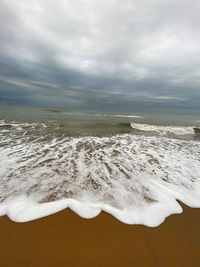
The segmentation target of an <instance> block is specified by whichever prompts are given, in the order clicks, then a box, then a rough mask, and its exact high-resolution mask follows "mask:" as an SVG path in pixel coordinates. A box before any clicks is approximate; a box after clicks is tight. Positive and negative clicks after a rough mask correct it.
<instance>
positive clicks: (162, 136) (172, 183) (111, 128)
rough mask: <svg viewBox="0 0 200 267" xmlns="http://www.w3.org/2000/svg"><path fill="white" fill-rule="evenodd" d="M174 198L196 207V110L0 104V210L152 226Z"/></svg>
mask: <svg viewBox="0 0 200 267" xmlns="http://www.w3.org/2000/svg"><path fill="white" fill-rule="evenodd" d="M180 202H183V203H184V204H186V205H188V206H190V207H194V208H200V116H186V115H184V114H182V115H171V114H159V113H157V114H148V113H133V112H126V113H124V112H106V111H104V112H103V111H98V112H97V111H83V110H79V111H78V110H67V109H66V110H60V109H48V108H35V107H34V108H33V107H14V106H0V216H4V215H7V216H8V217H9V218H10V219H11V220H13V221H15V222H26V221H31V220H35V219H38V218H41V217H44V216H48V215H50V214H53V213H55V212H58V211H60V210H63V209H67V208H70V209H71V210H73V211H74V212H75V213H77V214H78V215H79V216H81V217H84V218H93V217H95V216H97V215H98V214H99V213H100V212H101V211H105V212H107V213H109V214H111V215H113V216H114V217H115V218H117V219H118V220H120V221H121V222H123V223H126V224H143V225H147V226H150V227H155V226H158V225H159V224H161V223H162V222H163V221H164V220H165V218H166V217H167V216H169V215H171V214H175V213H181V212H182V207H181V205H180ZM66 212H67V211H66Z"/></svg>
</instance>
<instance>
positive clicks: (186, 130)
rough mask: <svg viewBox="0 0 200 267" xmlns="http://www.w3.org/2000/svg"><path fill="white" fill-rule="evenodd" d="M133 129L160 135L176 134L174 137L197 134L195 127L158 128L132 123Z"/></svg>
mask: <svg viewBox="0 0 200 267" xmlns="http://www.w3.org/2000/svg"><path fill="white" fill-rule="evenodd" d="M130 125H131V127H132V128H133V129H135V130H140V131H145V132H156V133H158V134H160V135H166V134H169V133H171V134H174V135H191V134H194V133H195V129H198V128H195V127H192V126H190V127H185V126H157V125H149V124H139V123H134V122H131V123H130Z"/></svg>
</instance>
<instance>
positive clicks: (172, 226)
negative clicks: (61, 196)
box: [0, 206, 200, 267]
mask: <svg viewBox="0 0 200 267" xmlns="http://www.w3.org/2000/svg"><path fill="white" fill-rule="evenodd" d="M199 222H200V210H199V209H191V208H188V207H186V206H184V212H183V214H181V215H172V216H170V217H169V218H167V219H166V221H165V222H164V223H163V224H161V225H160V226H159V227H156V228H149V227H145V226H138V225H126V224H123V223H121V222H119V221H117V220H116V219H115V218H113V217H112V216H110V215H109V214H106V213H103V212H102V213H101V214H100V215H99V216H98V217H96V218H94V219H90V220H86V219H82V218H80V217H79V216H77V215H76V214H74V213H73V212H72V211H70V210H69V209H67V210H63V211H62V212H59V213H57V214H54V215H51V216H49V217H45V218H42V219H40V220H36V221H32V222H28V223H21V224H20V223H14V222H12V221H10V220H9V219H8V218H7V217H1V219H0V236H1V245H0V251H1V252H0V266H2V267H29V266H30V267H47V266H48V267H51V266H52V267H66V266H67V267H90V266H91V267H95V266H97V267H98V266H99V267H100V266H104V267H106V266H108V267H112V266H113V267H124V266H126V267H128V266H137V267H143V266H145V267H147V266H148V267H151V266H152V267H157V266H159V267H179V266H180V267H184V266H185V267H186V266H187V267H188V266H190V267H198V266H200V253H199V249H200V231H199Z"/></svg>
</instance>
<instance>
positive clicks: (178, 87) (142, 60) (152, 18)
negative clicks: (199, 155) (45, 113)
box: [0, 0, 200, 109]
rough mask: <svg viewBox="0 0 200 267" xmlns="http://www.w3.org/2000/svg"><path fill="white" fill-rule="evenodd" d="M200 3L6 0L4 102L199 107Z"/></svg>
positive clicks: (1, 72) (0, 85)
mask: <svg viewBox="0 0 200 267" xmlns="http://www.w3.org/2000/svg"><path fill="white" fill-rule="evenodd" d="M199 10H200V2H199V1H196V0H191V1H190V2H189V1H186V0H182V1H181V0H178V1H172V0H168V1H164V0H162V1H161V0H141V1H136V0H134V1H133V0H125V1H119V0H102V1H97V0H77V1H72V0H68V1H64V0H59V1H53V0H29V1H25V0H2V1H1V2H0V99H1V101H0V103H2V104H3V103H5V104H6V103H8V104H10V103H12V104H22V105H23V104H24V105H40V106H42V105H43V106H52V107H54V106H55V107H62V108H64V107H65V108H73V107H74V108H88V109H89V108H96V109H101V108H111V109H112V108H113V109H117V108H121V109H126V108H127V109H131V108H139V107H140V108H141V109H143V108H146V109H148V108H149V109H152V108H154V109H156V107H158V108H160V109H168V108H169V107H170V108H171V107H173V108H174V109H200V107H199V106H200V104H199V103H200V53H199V47H200V16H199Z"/></svg>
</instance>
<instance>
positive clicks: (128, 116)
mask: <svg viewBox="0 0 200 267" xmlns="http://www.w3.org/2000/svg"><path fill="white" fill-rule="evenodd" d="M95 116H104V117H118V118H138V119H144V118H145V117H142V116H137V115H121V114H116V115H115V114H95Z"/></svg>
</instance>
